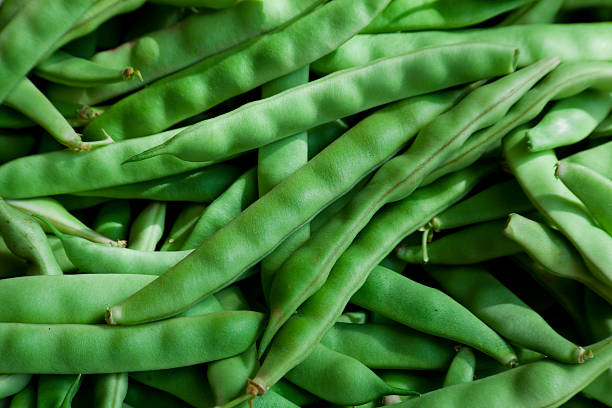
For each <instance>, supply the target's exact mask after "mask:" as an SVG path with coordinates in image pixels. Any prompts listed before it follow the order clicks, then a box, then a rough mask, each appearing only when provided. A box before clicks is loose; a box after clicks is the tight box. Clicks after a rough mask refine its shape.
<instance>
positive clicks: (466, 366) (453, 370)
mask: <svg viewBox="0 0 612 408" xmlns="http://www.w3.org/2000/svg"><path fill="white" fill-rule="evenodd" d="M475 370H476V357H475V356H474V352H473V351H472V350H471V349H470V348H468V347H461V348H460V349H459V350H458V351H457V354H456V355H455V357H454V358H453V361H452V362H451V364H450V367H448V371H447V372H446V377H444V384H442V386H443V387H450V386H451V385H455V384H463V383H467V382H470V381H473V380H474V371H475Z"/></svg>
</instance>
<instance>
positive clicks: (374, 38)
mask: <svg viewBox="0 0 612 408" xmlns="http://www.w3.org/2000/svg"><path fill="white" fill-rule="evenodd" d="M611 34H612V23H589V24H530V25H517V26H508V27H498V28H476V29H469V30H449V31H424V32H420V33H390V34H376V35H368V34H362V35H356V36H354V37H353V38H351V39H350V40H348V41H347V42H346V43H344V44H343V45H342V46H340V47H339V48H338V49H337V50H335V51H334V52H332V53H331V54H329V55H326V56H325V57H323V58H321V59H320V60H318V61H315V62H313V63H312V69H313V71H315V72H317V73H320V74H328V73H331V72H335V71H339V70H342V69H346V68H353V67H357V66H361V65H365V64H367V63H369V62H371V61H374V60H376V59H379V58H387V57H391V56H397V55H402V54H406V53H410V52H414V51H416V50H419V49H423V48H428V47H436V46H441V45H450V44H459V43H467V42H472V41H482V40H483V39H486V41H487V42H490V43H494V44H504V45H508V46H512V47H517V48H519V49H520V52H519V56H518V65H519V66H525V65H529V64H531V63H533V62H535V61H538V60H540V59H542V58H548V57H553V56H554V57H558V58H560V59H561V60H562V61H579V60H590V61H596V60H597V61H605V60H609V59H610V58H611V56H612V45H610V44H609V43H607V42H605V41H603V42H602V41H600V40H601V39H602V38H607V37H609V36H610V35H611Z"/></svg>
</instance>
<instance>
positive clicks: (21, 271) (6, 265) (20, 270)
mask: <svg viewBox="0 0 612 408" xmlns="http://www.w3.org/2000/svg"><path fill="white" fill-rule="evenodd" d="M0 262H1V263H2V268H0V278H11V277H14V276H20V275H25V273H26V270H27V269H28V265H27V264H26V262H25V260H23V259H21V258H19V257H18V256H17V255H15V254H14V253H13V251H11V250H10V249H8V247H7V246H6V242H5V241H4V238H2V234H0Z"/></svg>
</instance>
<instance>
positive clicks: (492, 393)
mask: <svg viewBox="0 0 612 408" xmlns="http://www.w3.org/2000/svg"><path fill="white" fill-rule="evenodd" d="M611 340H612V339H607V340H604V341H602V342H600V343H597V344H594V345H593V346H592V349H593V351H594V353H595V354H596V355H597V358H594V359H593V360H591V361H588V362H586V363H584V364H571V365H568V364H562V363H558V362H554V361H549V360H542V361H536V362H534V363H531V364H525V365H524V366H520V367H517V368H514V369H512V370H507V371H504V372H502V373H500V374H495V375H492V376H490V377H486V378H483V379H481V380H476V381H473V382H471V383H466V384H459V385H456V386H454V387H447V388H442V389H440V390H437V391H432V392H430V393H427V394H424V395H422V396H421V397H420V398H418V399H413V400H409V401H405V402H402V403H401V404H398V405H396V407H397V408H408V407H417V406H418V407H419V408H429V407H464V406H470V407H474V408H480V407H483V408H484V407H499V408H506V407H508V408H511V407H512V408H514V407H522V406H529V407H557V406H559V405H561V404H562V403H563V402H565V401H567V400H568V399H570V398H571V397H572V396H573V395H574V394H576V393H577V392H579V391H580V390H581V389H582V388H584V387H585V386H586V385H588V384H589V383H590V382H591V381H593V379H595V378H596V377H597V376H598V375H599V374H601V373H602V372H603V371H604V370H607V369H608V368H609V367H610V365H611V364H612V347H610V346H611Z"/></svg>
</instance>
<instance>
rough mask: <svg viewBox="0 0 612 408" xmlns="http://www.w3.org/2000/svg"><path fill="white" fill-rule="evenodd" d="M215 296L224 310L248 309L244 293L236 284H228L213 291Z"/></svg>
mask: <svg viewBox="0 0 612 408" xmlns="http://www.w3.org/2000/svg"><path fill="white" fill-rule="evenodd" d="M215 298H217V300H218V301H219V303H220V304H221V306H223V309H225V310H249V304H248V302H247V301H246V299H245V297H244V294H243V293H242V291H241V290H240V288H238V286H236V285H231V286H228V287H227V288H224V289H222V290H220V291H219V292H217V293H215Z"/></svg>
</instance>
